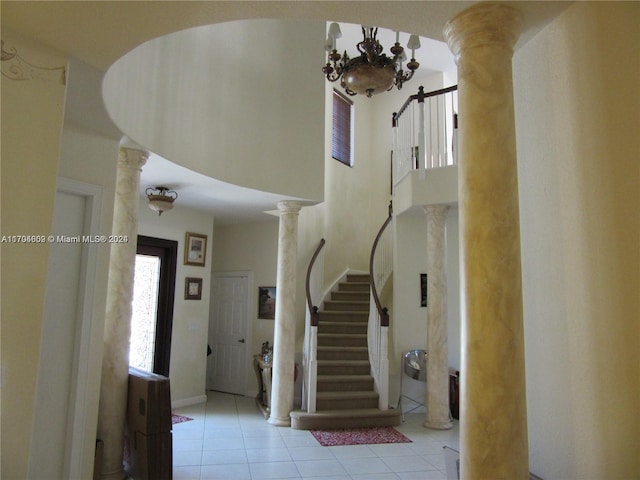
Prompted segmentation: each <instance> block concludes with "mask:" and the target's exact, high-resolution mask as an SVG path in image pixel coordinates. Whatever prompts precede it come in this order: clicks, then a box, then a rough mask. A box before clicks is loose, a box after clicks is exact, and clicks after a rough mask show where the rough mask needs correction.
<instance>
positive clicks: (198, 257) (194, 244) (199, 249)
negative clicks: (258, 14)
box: [184, 232, 207, 267]
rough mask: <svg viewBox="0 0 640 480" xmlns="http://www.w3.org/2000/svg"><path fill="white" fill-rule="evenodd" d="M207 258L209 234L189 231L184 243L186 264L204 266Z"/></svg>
mask: <svg viewBox="0 0 640 480" xmlns="http://www.w3.org/2000/svg"><path fill="white" fill-rule="evenodd" d="M206 258H207V236H206V235H201V234H199V233H191V232H187V236H186V238H185V243H184V264H185V265H195V266H198V267H204V262H205V260H206Z"/></svg>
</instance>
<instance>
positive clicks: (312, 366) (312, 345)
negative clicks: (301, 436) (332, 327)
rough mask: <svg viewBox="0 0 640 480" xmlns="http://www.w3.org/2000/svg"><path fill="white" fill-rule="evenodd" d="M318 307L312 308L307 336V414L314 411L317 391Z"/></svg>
mask: <svg viewBox="0 0 640 480" xmlns="http://www.w3.org/2000/svg"><path fill="white" fill-rule="evenodd" d="M319 317H320V315H319V314H318V307H316V306H314V307H313V310H312V312H311V325H310V336H309V371H308V378H309V383H308V386H307V391H308V396H307V412H309V413H315V411H316V393H317V390H318V387H317V383H318V320H319Z"/></svg>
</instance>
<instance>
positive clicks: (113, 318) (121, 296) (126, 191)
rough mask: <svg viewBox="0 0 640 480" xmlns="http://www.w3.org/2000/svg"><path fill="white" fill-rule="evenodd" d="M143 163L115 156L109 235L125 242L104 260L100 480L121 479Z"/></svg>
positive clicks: (128, 154)
mask: <svg viewBox="0 0 640 480" xmlns="http://www.w3.org/2000/svg"><path fill="white" fill-rule="evenodd" d="M147 158H148V154H147V152H143V151H141V150H135V149H130V148H121V149H120V152H119V155H118V172H117V178H116V195H115V201H114V209H113V229H112V234H113V235H123V236H127V237H128V238H129V241H128V242H127V243H113V244H111V258H110V261H109V280H108V285H107V310H106V314H105V332H104V356H103V360H102V380H101V385H100V407H99V416H98V438H99V439H100V440H102V441H103V442H104V456H103V461H102V475H101V478H103V479H113V480H122V479H123V478H125V474H124V470H123V468H122V452H123V438H124V427H125V421H126V413H127V385H128V378H129V339H130V337H131V300H132V298H133V279H134V274H135V270H134V268H135V265H134V264H135V257H136V243H137V242H136V238H137V235H138V203H139V201H138V197H139V185H140V169H141V167H142V166H143V165H144V164H145V162H146V161H147Z"/></svg>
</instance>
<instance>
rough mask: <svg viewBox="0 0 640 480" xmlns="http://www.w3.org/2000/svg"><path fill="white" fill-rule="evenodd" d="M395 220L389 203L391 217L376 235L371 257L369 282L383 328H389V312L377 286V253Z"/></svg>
mask: <svg viewBox="0 0 640 480" xmlns="http://www.w3.org/2000/svg"><path fill="white" fill-rule="evenodd" d="M391 220H393V205H392V203H391V202H389V216H388V217H387V219H386V220H385V221H384V223H383V224H382V227H380V230H379V231H378V235H376V239H375V240H374V241H373V246H372V247H371V255H370V256H369V275H370V276H371V277H370V279H369V281H370V282H371V296H372V298H373V301H374V303H375V305H376V309H377V310H378V314H379V315H380V324H381V326H383V327H388V326H389V310H388V309H387V308H386V307H383V306H382V304H381V303H380V295H379V293H378V286H377V285H376V276H375V265H374V262H375V257H376V251H377V250H378V243H380V239H381V238H382V234H383V233H384V231H385V230H386V228H387V226H388V225H389V224H390V223H391Z"/></svg>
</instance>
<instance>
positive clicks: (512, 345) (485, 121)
mask: <svg viewBox="0 0 640 480" xmlns="http://www.w3.org/2000/svg"><path fill="white" fill-rule="evenodd" d="M520 25H521V16H520V14H519V12H518V11H517V10H515V9H514V8H513V7H510V6H508V5H506V4H504V3H480V4H477V5H474V6H472V7H470V8H468V9H466V10H464V11H462V12H461V13H459V14H458V15H456V16H455V17H454V18H453V19H452V20H450V21H449V22H448V24H447V25H446V27H445V30H444V34H445V38H446V40H447V42H448V44H449V47H450V48H451V51H452V52H453V53H454V54H455V56H456V63H457V65H458V107H459V116H458V119H459V122H458V126H459V141H460V145H459V146H460V149H459V155H460V157H459V166H458V172H459V208H460V254H461V255H460V264H461V272H460V273H461V279H460V280H461V296H462V345H461V347H462V352H463V353H462V375H461V379H462V386H461V417H460V449H461V458H460V467H461V478H463V479H478V478H491V479H496V480H497V479H514V480H515V479H522V480H525V479H528V478H529V477H528V475H529V473H528V470H529V467H528V445H527V412H526V396H525V364H524V331H523V315H522V279H521V267H520V224H519V209H518V174H517V173H518V172H517V161H516V141H515V121H514V111H513V110H514V107H513V84H512V67H511V58H512V55H513V46H514V45H515V43H516V41H517V39H518V36H519V34H520Z"/></svg>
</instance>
